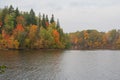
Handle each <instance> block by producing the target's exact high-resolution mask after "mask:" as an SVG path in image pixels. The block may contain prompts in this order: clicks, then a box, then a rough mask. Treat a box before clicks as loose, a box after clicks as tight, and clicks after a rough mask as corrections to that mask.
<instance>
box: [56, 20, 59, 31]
mask: <svg viewBox="0 0 120 80" xmlns="http://www.w3.org/2000/svg"><path fill="white" fill-rule="evenodd" d="M56 28H57V29H59V28H60V23H59V19H57V25H56Z"/></svg>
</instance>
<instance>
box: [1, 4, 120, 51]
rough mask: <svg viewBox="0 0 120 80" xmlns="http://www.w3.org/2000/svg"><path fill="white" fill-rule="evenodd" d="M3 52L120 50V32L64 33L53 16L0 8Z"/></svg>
mask: <svg viewBox="0 0 120 80" xmlns="http://www.w3.org/2000/svg"><path fill="white" fill-rule="evenodd" d="M0 49H120V30H116V29H113V30H111V31H108V32H99V31H97V30H83V31H77V32H73V33H64V31H63V29H62V28H61V26H60V23H59V19H57V21H55V19H54V15H53V14H52V16H51V18H50V19H49V18H48V15H46V14H42V15H41V14H40V13H39V15H38V16H37V15H36V14H35V12H34V10H33V9H31V10H30V11H29V12H22V11H19V9H18V8H16V9H15V8H13V6H12V5H11V6H9V7H8V6H6V7H4V8H3V9H0Z"/></svg>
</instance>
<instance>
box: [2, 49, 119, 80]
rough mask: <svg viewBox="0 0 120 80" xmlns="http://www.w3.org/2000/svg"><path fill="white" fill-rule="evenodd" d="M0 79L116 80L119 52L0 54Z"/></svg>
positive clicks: (38, 51)
mask: <svg viewBox="0 0 120 80" xmlns="http://www.w3.org/2000/svg"><path fill="white" fill-rule="evenodd" d="M0 65H7V67H8V69H7V70H6V72H5V73H4V74H0V80H120V51H112V50H95V51H89V50H86V51H81V50H65V51H63V50H30V51H27V50H25V51H9V50H5V51H3V50H1V51H0Z"/></svg>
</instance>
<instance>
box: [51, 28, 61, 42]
mask: <svg viewBox="0 0 120 80" xmlns="http://www.w3.org/2000/svg"><path fill="white" fill-rule="evenodd" d="M53 37H54V39H55V42H56V43H59V38H60V35H59V32H58V31H57V30H56V29H54V30H53Z"/></svg>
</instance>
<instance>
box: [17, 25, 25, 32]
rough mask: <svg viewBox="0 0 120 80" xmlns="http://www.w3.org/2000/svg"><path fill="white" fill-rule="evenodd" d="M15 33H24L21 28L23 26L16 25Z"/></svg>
mask: <svg viewBox="0 0 120 80" xmlns="http://www.w3.org/2000/svg"><path fill="white" fill-rule="evenodd" d="M15 31H18V32H19V31H20V32H22V31H24V28H23V26H22V24H18V25H17V27H16V29H15Z"/></svg>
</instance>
